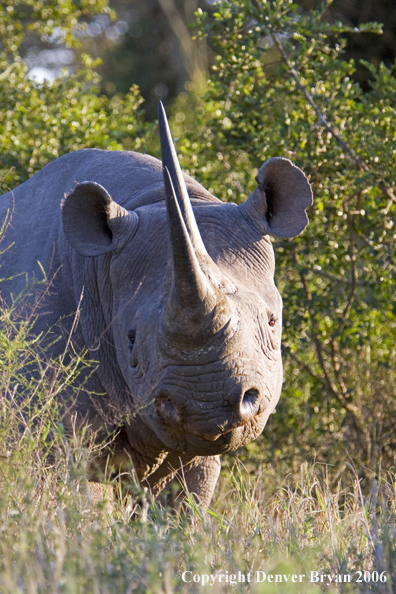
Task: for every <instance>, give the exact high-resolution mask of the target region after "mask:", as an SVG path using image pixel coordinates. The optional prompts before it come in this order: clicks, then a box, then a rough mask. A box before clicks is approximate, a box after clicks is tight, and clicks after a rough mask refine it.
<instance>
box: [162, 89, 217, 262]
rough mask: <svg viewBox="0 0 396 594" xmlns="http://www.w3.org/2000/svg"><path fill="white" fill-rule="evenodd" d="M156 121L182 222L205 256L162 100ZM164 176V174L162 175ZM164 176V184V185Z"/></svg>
mask: <svg viewBox="0 0 396 594" xmlns="http://www.w3.org/2000/svg"><path fill="white" fill-rule="evenodd" d="M158 123H159V132H160V140H161V153H162V166H163V168H165V167H166V168H167V169H168V172H169V175H170V179H171V180H172V184H173V188H174V192H175V195H176V199H177V202H178V205H179V207H180V210H181V213H182V215H183V219H184V222H185V224H186V227H187V230H188V233H189V236H190V239H191V243H192V245H193V247H194V250H195V252H196V253H197V254H202V255H205V256H207V255H208V253H207V251H206V248H205V245H204V243H203V241H202V237H201V234H200V232H199V229H198V225H197V222H196V220H195V216H194V212H193V209H192V206H191V202H190V197H189V195H188V190H187V186H186V182H185V181H184V177H183V173H182V170H181V167H180V163H179V159H178V158H177V153H176V149H175V146H174V144H173V139H172V134H171V131H170V128H169V124H168V119H167V117H166V112H165V108H164V106H163V103H162V101H160V102H159V104H158ZM164 177H165V176H164ZM166 183H167V182H166V177H165V185H166Z"/></svg>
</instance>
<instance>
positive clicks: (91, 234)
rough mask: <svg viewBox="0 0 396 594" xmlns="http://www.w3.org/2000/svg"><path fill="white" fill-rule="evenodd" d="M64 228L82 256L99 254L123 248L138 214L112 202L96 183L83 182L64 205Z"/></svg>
mask: <svg viewBox="0 0 396 594" xmlns="http://www.w3.org/2000/svg"><path fill="white" fill-rule="evenodd" d="M62 220H63V231H64V233H65V236H66V239H67V241H68V242H69V243H70V245H71V246H72V247H74V249H75V250H76V251H77V252H78V253H79V254H81V255H82V256H100V255H101V254H105V253H106V252H110V251H112V250H115V249H121V248H122V247H123V246H124V245H125V243H126V242H127V241H128V240H129V239H131V238H132V237H133V235H134V234H135V232H136V229H137V227H138V224H139V217H138V215H137V214H136V213H134V212H131V211H129V210H126V209H125V208H123V207H122V206H120V205H119V204H117V203H116V202H114V201H113V199H112V198H111V196H110V194H109V193H108V192H107V190H105V189H104V188H103V186H101V185H100V184H97V183H95V182H82V183H80V184H77V185H76V187H75V188H74V190H73V191H72V192H71V193H70V194H69V195H68V196H66V198H65V200H64V201H63V204H62Z"/></svg>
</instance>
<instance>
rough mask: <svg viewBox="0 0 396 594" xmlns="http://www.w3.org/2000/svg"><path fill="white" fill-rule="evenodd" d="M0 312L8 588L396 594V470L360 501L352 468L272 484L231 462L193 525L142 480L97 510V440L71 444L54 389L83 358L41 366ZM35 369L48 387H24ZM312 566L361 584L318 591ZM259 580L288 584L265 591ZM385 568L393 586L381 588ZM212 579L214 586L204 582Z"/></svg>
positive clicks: (0, 582)
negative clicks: (93, 475) (91, 467)
mask: <svg viewBox="0 0 396 594" xmlns="http://www.w3.org/2000/svg"><path fill="white" fill-rule="evenodd" d="M2 316H3V318H2V330H0V350H1V352H0V361H1V376H0V593H1V594H18V593H21V594H22V593H23V594H36V593H40V594H41V593H43V594H44V593H51V594H55V593H62V594H69V593H70V594H72V593H73V594H75V593H76V594H77V593H85V592H86V593H90V594H91V593H94V594H99V593H100V594H108V593H109V594H110V593H112V594H113V593H115V592H116V593H117V594H120V593H132V592H138V593H140V592H142V593H147V594H148V593H151V592H153V593H164V594H170V593H173V592H182V593H187V592H201V591H206V590H208V589H209V590H210V591H211V592H215V593H221V592H229V591H231V590H232V591H233V592H251V593H254V594H260V593H261V592H262V593H264V592H265V593H266V594H272V593H279V594H289V593H290V594H291V593H303V594H311V593H312V594H313V593H315V592H321V591H332V592H342V593H349V592H375V593H378V594H380V593H382V592H383V593H384V594H385V593H387V594H388V593H391V592H393V590H392V571H393V567H394V566H395V564H396V550H395V545H396V532H395V528H394V523H395V518H396V507H395V506H396V477H395V475H394V473H393V472H389V473H386V474H384V475H383V476H382V477H381V480H378V482H376V481H373V483H372V487H371V491H370V493H369V494H367V493H366V494H364V493H363V492H362V488H361V483H360V481H359V478H358V474H357V471H356V470H355V469H354V467H353V466H352V465H346V466H345V467H344V469H343V470H342V472H341V473H340V474H339V476H338V477H337V476H336V477H334V473H333V475H332V476H331V477H330V476H329V471H328V468H327V467H324V466H321V465H316V466H313V467H308V466H303V467H302V468H301V474H300V476H299V477H294V478H293V479H292V478H289V479H285V480H283V482H282V481H281V479H279V478H278V479H276V480H275V481H274V479H273V478H272V479H271V484H269V480H268V479H267V478H266V475H265V473H260V474H257V475H255V473H254V472H248V470H247V469H246V468H245V467H244V466H243V465H242V463H240V462H238V461H235V459H234V460H229V464H228V466H227V465H226V466H225V468H224V473H223V476H222V478H221V481H220V485H219V488H218V491H217V494H216V497H215V500H214V502H213V506H212V509H211V510H210V511H209V513H205V512H204V511H203V510H202V509H200V508H199V507H198V506H197V505H196V504H195V503H194V501H193V500H191V501H190V504H191V510H192V511H191V514H192V515H193V519H194V521H193V522H192V521H191V518H188V517H186V516H178V515H177V514H175V513H173V512H172V511H171V510H169V509H164V508H163V507H161V505H160V504H159V503H156V502H153V501H151V500H150V497H149V495H148V494H147V493H145V492H143V491H142V490H141V489H140V488H139V486H136V488H135V497H134V498H132V497H131V496H129V498H128V499H126V500H122V497H120V500H119V501H117V502H116V503H115V505H114V507H113V508H112V509H109V508H108V507H107V506H106V502H102V503H101V504H99V505H97V504H96V503H95V502H94V501H92V498H91V497H90V494H89V490H88V489H87V482H86V478H85V476H86V467H87V460H88V458H89V455H90V453H91V451H92V448H93V446H92V444H89V443H86V441H84V436H81V435H80V436H75V437H74V438H72V439H70V438H68V439H66V437H65V435H64V434H63V429H62V424H61V423H60V422H59V418H58V412H57V407H56V395H57V394H58V393H59V392H60V391H61V390H62V389H64V386H65V382H67V384H68V385H69V387H70V386H72V385H73V378H75V377H77V374H78V369H79V366H80V365H82V364H85V363H84V362H83V360H79V361H73V362H72V363H69V364H68V365H67V366H65V365H64V364H63V362H62V361H58V362H52V363H51V365H47V364H43V363H42V358H41V354H40V351H39V348H38V345H36V344H35V343H34V342H32V340H31V339H29V338H28V335H29V334H28V332H29V325H28V324H27V325H26V326H25V327H24V326H23V325H21V324H20V325H19V326H15V325H14V324H13V323H12V316H10V314H9V312H7V311H6V310H3V311H2ZM26 366H28V367H30V368H31V369H35V372H36V373H37V372H38V373H39V374H40V378H39V381H37V376H36V377H35V378H33V377H31V378H30V379H29V375H27V374H26V373H25V372H24V370H26ZM54 378H55V380H54ZM144 501H147V502H148V507H147V506H146V505H142V502H144ZM132 515H133V518H132ZM194 526H195V527H194ZM186 571H187V572H190V571H191V572H192V573H187V574H185V578H186V579H189V580H190V579H192V577H193V575H195V574H196V575H197V576H200V582H199V583H198V582H195V583H194V582H189V583H187V582H184V581H183V579H182V575H183V572H186ZM312 571H317V572H319V574H328V575H331V576H332V579H335V576H336V575H347V576H351V580H352V581H351V582H345V583H335V582H333V583H331V584H330V585H329V584H328V579H326V580H325V583H322V584H320V583H319V584H318V583H312V582H311V581H310V575H311V572H312ZM359 571H361V572H363V571H369V572H370V578H371V579H370V582H369V583H365V582H364V581H362V582H361V583H357V582H356V579H357V578H358V576H359V574H358V573H357V572H359ZM238 572H241V574H244V575H245V577H247V574H248V573H249V572H250V573H251V575H252V579H251V582H250V583H243V582H239V583H236V584H235V585H231V584H230V582H232V581H233V580H235V581H237V578H238ZM256 572H265V573H266V574H273V575H274V578H273V579H274V580H275V579H276V577H275V576H278V580H280V579H282V582H280V581H278V582H275V581H274V582H272V583H269V582H268V578H267V580H266V581H265V582H259V583H258V582H257V580H256V579H255V578H256V576H257V573H256ZM372 572H378V574H377V573H372ZM383 572H385V573H383ZM380 574H382V575H386V577H387V581H386V582H384V583H381V582H378V583H373V579H372V578H374V579H376V578H377V577H378V576H379V575H380ZM204 575H205V576H206V575H207V576H208V578H207V579H208V580H210V579H212V578H211V577H210V576H213V578H216V579H215V582H214V584H213V585H206V586H205V587H204V588H203V587H202V576H204ZM220 575H223V578H222V581H221V582H220ZM258 575H259V576H260V577H263V575H264V574H263V573H259V574H258ZM292 575H296V576H297V582H292V581H291V580H292V577H291V576H292ZM300 575H304V578H301V582H300V581H299V579H300V578H299V577H298V576H300ZM232 576H235V577H234V578H233V577H232ZM283 576H286V577H287V576H289V577H288V581H287V582H285V579H284V577H283ZM366 576H367V574H366ZM196 579H197V578H196ZM204 579H206V578H204ZM362 579H363V580H364V574H363V575H362ZM225 580H228V581H225Z"/></svg>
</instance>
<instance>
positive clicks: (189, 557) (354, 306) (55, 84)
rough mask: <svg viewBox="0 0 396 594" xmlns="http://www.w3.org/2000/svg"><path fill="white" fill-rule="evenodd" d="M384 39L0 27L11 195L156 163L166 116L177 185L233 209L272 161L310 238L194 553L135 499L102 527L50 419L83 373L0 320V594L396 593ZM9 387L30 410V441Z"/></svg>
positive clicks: (91, 8) (41, 11) (140, 15)
mask: <svg viewBox="0 0 396 594" xmlns="http://www.w3.org/2000/svg"><path fill="white" fill-rule="evenodd" d="M197 9H199V10H198V12H197V13H196V16H195V17H194V18H195V21H196V22H195V25H192V26H191V27H190V28H189V27H188V23H189V22H191V21H192V18H193V17H192V14H193V13H194V12H195V11H196V10H197ZM370 19H371V20H374V21H383V22H384V34H383V35H380V34H379V30H380V27H379V26H378V25H376V24H367V21H368V20H370ZM395 23H396V6H395V5H394V3H393V2H392V1H391V0H376V1H374V0H365V2H360V0H348V1H347V0H335V1H334V2H333V3H327V4H325V5H322V6H319V5H318V3H317V2H315V1H314V0H301V2H299V3H297V4H293V3H291V2H290V1H288V0H273V1H272V2H265V1H264V0H252V1H251V2H250V1H248V0H224V1H223V2H221V3H220V4H218V5H216V6H213V5H211V4H207V3H204V2H198V1H196V0H189V1H188V2H181V1H179V0H150V1H147V2H145V3H140V2H136V1H133V0H114V2H113V3H112V4H111V7H110V8H109V6H108V5H107V2H106V1H105V0H100V1H94V0H81V1H80V2H74V1H73V0H60V1H55V0H8V2H6V3H3V4H2V5H1V7H0V38H1V49H0V185H1V190H2V191H7V190H8V189H9V188H12V187H14V186H15V185H16V184H18V183H20V182H23V181H24V180H26V179H27V178H28V177H30V176H31V175H33V174H34V173H35V172H36V171H38V170H39V169H40V168H41V167H43V166H44V165H45V164H46V163H47V162H49V161H50V160H52V159H55V158H56V157H58V156H60V155H61V154H63V153H65V152H68V151H71V150H76V149H79V148H83V147H98V148H104V149H108V150H114V149H121V150H122V149H128V150H139V151H145V152H151V153H152V154H156V155H157V156H158V151H159V146H158V145H159V143H158V139H157V130H156V123H155V109H156V102H157V100H158V98H162V99H164V100H165V101H166V103H167V107H168V110H169V111H170V113H171V114H172V128H173V131H174V134H175V137H176V142H177V147H178V151H179V153H180V160H181V163H182V166H183V168H184V169H185V170H186V171H188V172H189V173H191V174H193V175H194V176H196V178H197V179H198V180H199V181H201V182H202V183H203V184H204V185H205V186H206V187H207V188H208V189H210V190H211V191H212V192H213V193H215V194H216V195H217V196H218V197H220V198H221V199H223V200H234V201H236V202H240V201H242V200H244V199H245V198H246V197H247V196H248V195H249V193H250V192H251V191H252V190H253V189H254V185H255V184H254V177H255V174H256V173H257V170H258V168H259V167H260V165H261V164H262V162H263V161H265V160H266V159H268V158H270V157H273V156H279V155H280V156H285V157H288V158H291V159H292V160H293V161H294V162H295V163H297V164H298V165H299V166H300V167H301V168H302V169H303V170H304V171H305V172H306V173H307V174H308V175H309V176H310V180H311V183H312V185H313V189H314V193H315V204H314V206H313V207H312V208H311V209H310V213H309V216H310V226H309V227H308V229H307V230H306V231H305V233H304V234H303V235H302V236H301V237H299V238H297V239H294V240H290V241H278V240H276V241H275V242H274V243H275V250H276V254H277V283H278V285H279V288H280V291H281V293H282V295H283V298H284V305H285V308H284V311H285V315H284V342H283V350H284V361H285V385H284V390H283V394H282V398H281V402H280V404H279V407H278V410H277V413H276V415H274V416H273V417H272V418H271V419H270V422H269V424H268V427H267V428H266V430H265V432H264V434H263V436H262V437H261V438H260V439H258V440H257V441H256V442H254V443H252V444H250V445H249V446H248V447H247V448H245V449H244V450H243V451H242V452H238V455H239V457H240V458H242V459H243V462H244V465H242V464H241V463H238V464H237V465H233V457H229V459H228V461H227V460H225V465H224V466H225V467H224V471H223V472H224V476H225V479H226V480H223V481H221V482H220V487H219V491H218V493H217V500H216V502H215V506H216V510H217V511H216V512H212V515H211V519H210V521H209V520H208V519H207V518H206V519H205V518H204V516H203V515H202V511H201V510H199V509H198V508H196V507H195V508H194V503H193V502H191V504H192V506H193V516H194V517H195V520H196V521H198V523H199V524H200V526H201V531H200V532H198V533H194V531H193V530H192V529H191V526H190V525H189V524H188V523H186V522H185V521H184V520H183V519H180V518H179V517H178V516H177V515H172V514H169V513H168V512H167V510H164V509H163V508H162V507H161V505H157V504H154V503H152V502H151V505H150V509H149V513H147V507H146V506H145V505H144V500H145V494H144V493H143V492H142V491H141V490H140V488H139V487H138V486H135V494H136V499H135V500H133V499H132V500H129V501H123V502H120V503H122V505H117V504H116V505H115V508H114V509H113V510H112V511H109V509H108V507H107V505H106V502H105V501H103V502H102V503H101V504H100V505H99V508H100V509H101V512H100V513H98V508H97V506H96V505H95V504H94V502H92V500H90V497H89V493H88V492H87V490H86V487H85V482H84V481H85V471H86V460H87V456H88V454H89V450H90V448H92V447H93V446H92V444H88V447H87V444H86V443H82V442H81V440H79V439H74V440H66V439H65V438H64V435H63V432H62V425H61V423H57V417H56V409H55V410H54V408H53V406H54V404H55V403H56V395H57V393H58V392H59V391H61V390H62V386H63V383H62V382H64V381H67V382H68V384H70V383H72V382H73V378H74V376H75V373H76V372H77V370H78V367H79V365H81V364H85V362H84V361H80V360H79V361H71V362H70V364H68V365H67V366H66V365H65V364H64V362H63V361H62V360H60V361H55V362H51V363H50V364H49V363H48V362H45V363H44V362H43V361H42V360H41V352H40V348H39V347H38V346H37V342H36V339H35V338H32V337H31V336H30V330H31V328H30V326H29V324H27V323H19V324H18V325H15V321H14V317H13V311H12V310H11V311H10V310H7V308H1V316H0V317H1V329H0V419H1V423H0V426H1V428H0V591H1V592H5V593H8V592H12V593H13V594H14V593H15V592H32V593H33V592H34V593H35V592H51V593H52V592H85V591H87V592H110V591H111V592H113V591H117V592H135V591H138V592H149V591H156V592H166V593H168V592H173V591H179V592H182V591H191V588H190V586H188V588H187V587H186V585H185V584H184V583H183V582H182V581H181V580H180V574H181V571H182V569H191V568H196V567H201V568H202V571H203V572H204V571H205V572H214V571H216V570H220V569H221V568H224V567H229V568H231V567H235V568H236V567H237V568H238V569H239V568H240V569H241V570H242V571H248V570H249V569H255V570H257V569H260V570H271V571H273V572H287V571H290V572H297V573H298V572H301V573H306V572H307V571H309V569H313V568H315V569H316V568H318V569H321V570H323V571H328V572H333V573H334V572H350V573H353V572H354V571H355V570H357V569H358V570H360V569H369V568H370V569H372V568H374V569H375V570H377V571H378V572H379V573H381V572H383V571H386V572H387V575H388V576H390V575H391V574H392V572H393V573H394V567H395V564H396V557H395V552H394V551H395V550H396V548H395V531H394V525H395V521H396V520H395V492H396V487H395V477H394V472H393V469H394V451H395V437H394V422H393V419H394V417H395V412H396V411H395V397H396V381H395V359H396V347H395V345H396V340H395V338H396V323H395V314H396V311H395V310H396V307H395V293H396V291H395V282H396V276H395V262H396V260H395V239H396V235H395V233H396V232H395V203H396V201H395V198H394V193H393V192H394V179H395V166H396V164H395V150H396V149H395V126H394V122H395V108H396V99H395V97H396V93H395V91H396V78H395V64H394V59H395V57H396V42H395ZM357 27H358V29H359V30H358V29H357ZM192 36H194V37H195V38H196V39H195V40H194V39H193V37H192ZM98 58H99V60H98ZM100 59H101V60H102V63H100ZM361 59H363V60H364V61H363V62H361V61H359V60H361ZM148 65H149V66H148ZM136 84H138V86H139V88H140V90H139V89H138V87H137V86H136ZM141 93H142V94H141ZM143 97H144V98H145V100H146V101H145V103H143V104H142V99H143ZM2 231H4V228H3V230H2ZM0 236H1V232H0ZM0 278H1V268H0ZM0 289H1V284H0ZM26 361H33V362H34V364H35V365H37V368H38V369H41V371H42V377H41V382H40V383H39V385H38V386H33V385H31V384H30V383H29V381H30V380H28V379H27V378H26V377H25V376H24V374H23V367H24V365H25V363H26ZM54 378H55V380H56V381H55V380H54ZM65 378H66V379H65ZM18 385H19V390H22V391H23V392H24V393H26V394H33V395H35V397H36V396H37V398H38V409H34V410H33V413H34V414H33V418H34V422H33V423H32V424H29V423H27V424H25V425H24V426H23V431H22V432H21V430H20V429H21V418H23V417H21V415H20V412H21V411H20V409H19V404H18V401H17V399H15V398H14V396H15V394H16V390H17V386H18ZM28 402H29V401H28ZM34 402H36V400H35V401H34ZM32 406H33V404H32ZM34 406H36V404H34ZM37 419H39V420H40V422H39V423H37ZM54 427H55V428H56V430H54ZM49 437H50V442H49ZM51 440H52V441H51ZM48 445H51V448H50V449H49V448H48ZM315 461H316V466H314V467H311V466H310V464H311V463H313V462H315ZM307 462H308V464H307ZM323 463H326V464H327V465H326V466H321V464H323ZM321 468H323V469H324V470H323V472H321V471H320V469H321ZM318 469H319V470H318ZM374 475H376V476H377V478H378V482H377V481H376V480H375V479H374V480H372V479H373V477H374ZM286 476H288V477H289V478H288V480H289V483H285V482H284V480H285V477H286ZM362 478H364V481H363V482H362V481H361V479H362ZM139 498H140V499H139ZM139 500H140V504H139V503H137V502H139ZM134 514H135V518H137V521H136V522H134V523H131V522H130V520H131V517H132V516H133V515H134ZM227 564H228V565H227ZM177 576H179V577H177ZM241 588H242V586H241V587H239V586H238V589H239V590H240V591H242V590H241ZM266 588H267V585H266ZM281 588H282V589H281V590H277V589H276V588H275V587H274V590H273V591H274V592H278V591H279V592H280V591H281V592H282V594H284V593H285V592H289V591H290V592H297V591H298V590H297V589H296V588H294V587H290V589H289V586H287V589H286V588H285V586H284V585H283V584H282V587H281ZM304 588H305V589H304V592H308V591H310V592H318V591H319V588H318V587H317V586H315V585H313V586H312V588H311V589H310V590H308V588H309V587H308V586H306V585H304ZM213 591H218V592H222V591H225V589H223V588H222V587H219V588H217V589H216V588H214V589H213ZM251 591H254V592H257V593H259V592H260V591H262V590H261V589H260V587H259V586H257V587H256V586H254V587H252V589H251ZM265 591H266V592H269V589H268V588H267V589H266V590H265ZM334 591H339V592H354V591H359V592H367V591H375V592H377V594H378V593H379V592H382V591H384V592H391V591H392V585H391V583H390V582H389V581H388V582H387V583H384V584H382V583H362V584H361V585H357V584H355V585H352V586H351V587H349V586H345V588H344V587H341V586H340V587H337V588H336V587H334Z"/></svg>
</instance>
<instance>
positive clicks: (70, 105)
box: [0, 0, 146, 192]
mask: <svg viewBox="0 0 396 594" xmlns="http://www.w3.org/2000/svg"><path fill="white" fill-rule="evenodd" d="M106 6H107V0H100V1H99V2H96V1H91V0H83V1H82V2H73V1H72V0H62V2H57V1H55V0H46V1H44V0H39V1H37V0H12V1H11V0H10V2H7V5H4V4H3V6H2V7H0V37H1V44H2V45H1V52H0V189H1V190H2V191H3V192H5V191H7V190H8V189H9V188H12V187H14V186H15V185H16V184H18V183H21V182H23V181H25V180H26V179H28V178H29V177H31V176H32V175H33V174H34V173H36V172H37V171H39V170H40V169H41V168H42V167H43V166H44V165H46V164H47V163H49V162H50V161H51V160H53V159H56V158H57V157H59V156H61V155H63V154H65V153H68V152H70V151H74V150H78V149H81V148H102V149H109V150H114V149H119V150H122V149H127V150H137V149H139V148H140V147H141V146H142V143H143V142H144V137H145V134H146V125H145V124H144V122H143V112H142V110H141V109H140V105H141V103H142V99H141V96H140V94H139V91H138V89H137V87H136V86H133V87H132V88H131V90H130V92H129V93H127V94H126V95H124V96H120V95H115V96H114V97H112V98H108V97H107V96H104V95H101V94H100V77H99V76H98V74H97V72H96V67H97V66H98V62H95V61H94V60H92V58H90V56H88V55H84V54H83V55H81V56H80V61H79V63H77V65H76V67H75V69H74V72H73V73H72V74H71V75H70V74H68V72H67V71H66V70H65V71H64V72H63V75H62V76H61V77H59V78H58V79H56V80H55V81H54V82H53V84H48V83H44V84H37V83H35V82H34V81H31V80H29V79H28V78H27V77H26V75H27V72H28V68H27V66H26V64H25V62H24V61H23V59H22V58H23V57H24V51H25V49H24V40H25V39H27V38H33V40H36V41H37V43H41V45H43V44H44V47H51V43H50V40H51V34H52V33H53V31H54V30H55V29H57V30H58V31H59V30H61V31H62V37H63V44H64V45H65V46H66V47H68V48H74V49H75V50H76V52H77V55H78V48H79V40H78V37H76V35H75V32H76V27H77V25H78V24H79V23H80V26H83V23H84V21H81V19H85V20H86V19H88V18H89V17H90V16H93V15H94V14H96V13H99V12H103V11H105V10H108V9H107V8H106ZM52 45H53V44H52Z"/></svg>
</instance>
